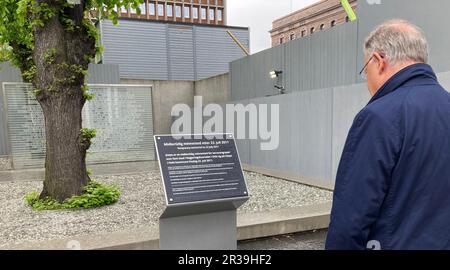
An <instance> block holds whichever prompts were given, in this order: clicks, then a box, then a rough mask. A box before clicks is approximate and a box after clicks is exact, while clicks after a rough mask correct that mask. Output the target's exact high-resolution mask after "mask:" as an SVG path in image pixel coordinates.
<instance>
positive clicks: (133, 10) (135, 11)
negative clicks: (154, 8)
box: [130, 6, 137, 14]
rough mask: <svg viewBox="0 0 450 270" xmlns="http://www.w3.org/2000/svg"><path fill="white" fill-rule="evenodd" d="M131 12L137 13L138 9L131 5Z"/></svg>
mask: <svg viewBox="0 0 450 270" xmlns="http://www.w3.org/2000/svg"><path fill="white" fill-rule="evenodd" d="M130 13H131V14H137V10H136V9H135V8H133V7H132V6H130Z"/></svg>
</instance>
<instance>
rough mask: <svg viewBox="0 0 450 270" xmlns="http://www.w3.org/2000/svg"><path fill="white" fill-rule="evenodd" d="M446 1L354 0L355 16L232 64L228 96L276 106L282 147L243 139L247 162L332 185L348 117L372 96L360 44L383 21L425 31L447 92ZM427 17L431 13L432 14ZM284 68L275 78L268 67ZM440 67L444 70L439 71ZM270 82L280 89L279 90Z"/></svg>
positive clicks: (449, 4) (449, 60)
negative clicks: (376, 1) (372, 1)
mask: <svg viewBox="0 0 450 270" xmlns="http://www.w3.org/2000/svg"><path fill="white" fill-rule="evenodd" d="M448 9H450V2H449V1H446V0H437V1H433V3H432V4H430V3H428V2H423V1H419V0H408V1H406V0H390V1H383V2H382V4H381V5H369V4H368V3H367V1H359V2H358V21H357V22H354V23H348V24H344V25H339V26H336V27H333V28H331V29H327V30H325V31H320V32H316V33H314V34H313V35H311V36H308V37H305V38H301V39H298V40H294V41H290V42H289V43H286V44H283V45H280V46H277V47H274V48H271V49H268V50H266V51H262V52H260V53H257V54H254V55H252V56H249V57H245V58H242V59H239V60H237V61H234V62H232V63H231V71H230V85H231V100H232V101H233V103H242V104H244V105H245V104H249V103H254V104H261V103H263V104H278V105H279V106H280V137H281V138H280V146H279V148H278V149H277V150H275V151H261V150H260V149H259V146H260V141H258V140H240V141H239V142H238V148H239V152H240V155H241V158H242V161H243V162H244V163H247V164H249V165H253V166H256V167H263V168H266V169H270V170H273V171H279V172H283V173H288V174H292V175H295V176H298V177H305V178H309V179H312V180H313V182H314V181H315V182H316V183H319V182H326V183H328V184H331V185H332V183H333V181H334V179H335V176H336V171H337V167H338V163H339V160H340V156H341V153H342V150H343V147H344V142H345V139H346V137H347V133H348V130H349V128H350V126H351V123H352V121H353V118H354V117H355V115H356V114H357V113H358V111H359V110H361V109H362V108H363V107H364V106H365V105H366V104H367V102H368V101H369V95H368V91H367V89H366V85H365V83H363V82H362V79H361V78H360V77H359V76H358V71H359V70H360V69H361V68H362V66H363V65H364V60H363V56H362V48H363V42H364V39H365V37H366V36H367V34H368V33H369V32H370V31H371V29H372V28H373V27H375V26H376V25H377V24H379V23H381V22H382V21H384V20H386V19H391V18H405V19H409V20H410V21H412V22H413V23H416V24H418V25H419V26H420V27H422V28H423V29H424V32H425V34H426V35H427V39H428V41H429V43H430V58H431V63H430V64H431V65H432V66H433V67H434V68H435V70H436V71H437V72H441V74H439V78H440V80H441V82H442V84H443V85H444V86H445V87H447V89H450V73H445V72H446V71H448V70H450V54H449V53H448V48H450V35H449V31H448V27H446V26H444V25H443V24H442V22H444V21H446V17H447V16H448V14H447V13H448V12H446V10H448ZM431 14H432V15H431ZM272 70H277V71H282V72H283V73H282V74H281V76H280V77H279V78H277V79H271V78H270V76H269V72H270V71H272ZM442 72H444V73H442ZM274 85H279V86H284V87H285V88H286V93H287V94H286V95H277V94H278V90H277V89H276V88H275V87H274Z"/></svg>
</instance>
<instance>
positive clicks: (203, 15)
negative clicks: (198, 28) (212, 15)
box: [202, 8, 206, 20]
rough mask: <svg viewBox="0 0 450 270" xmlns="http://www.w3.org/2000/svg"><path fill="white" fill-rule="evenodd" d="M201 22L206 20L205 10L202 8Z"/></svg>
mask: <svg viewBox="0 0 450 270" xmlns="http://www.w3.org/2000/svg"><path fill="white" fill-rule="evenodd" d="M202 20H206V8H202Z"/></svg>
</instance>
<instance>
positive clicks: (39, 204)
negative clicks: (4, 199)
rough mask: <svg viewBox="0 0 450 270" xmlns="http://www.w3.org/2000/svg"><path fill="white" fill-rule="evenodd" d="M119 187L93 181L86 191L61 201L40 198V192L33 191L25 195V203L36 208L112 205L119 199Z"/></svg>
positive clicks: (50, 208) (75, 207)
mask: <svg viewBox="0 0 450 270" xmlns="http://www.w3.org/2000/svg"><path fill="white" fill-rule="evenodd" d="M119 197H120V191H119V188H118V187H116V186H113V185H106V184H102V183H99V182H96V181H91V182H90V183H89V184H88V185H86V186H85V187H84V193H83V194H82V195H80V196H73V197H72V198H69V199H67V200H65V201H64V202H63V203H60V202H58V201H56V200H54V199H51V198H44V199H39V193H37V192H35V191H34V192H31V193H29V194H27V195H25V197H24V199H25V203H26V204H27V205H29V206H31V207H32V208H33V209H35V210H39V211H41V210H61V209H88V208H95V207H101V206H105V205H111V204H114V203H116V202H117V201H118V200H119Z"/></svg>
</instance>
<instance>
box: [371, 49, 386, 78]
mask: <svg viewBox="0 0 450 270" xmlns="http://www.w3.org/2000/svg"><path fill="white" fill-rule="evenodd" d="M373 57H374V58H375V60H377V63H378V74H380V75H381V74H382V73H383V72H384V70H385V69H386V60H385V59H384V56H382V55H381V54H380V53H378V52H374V53H373Z"/></svg>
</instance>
